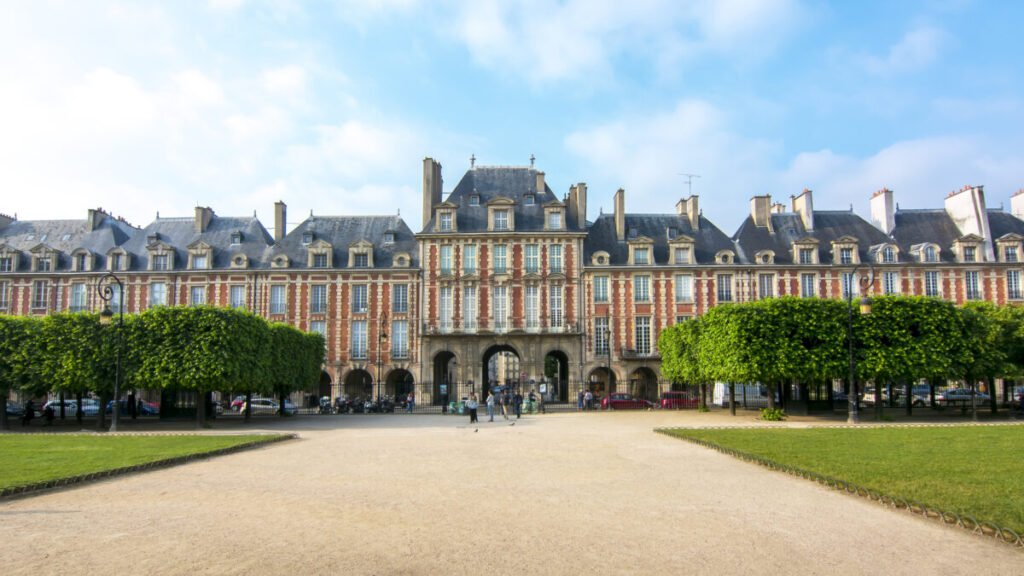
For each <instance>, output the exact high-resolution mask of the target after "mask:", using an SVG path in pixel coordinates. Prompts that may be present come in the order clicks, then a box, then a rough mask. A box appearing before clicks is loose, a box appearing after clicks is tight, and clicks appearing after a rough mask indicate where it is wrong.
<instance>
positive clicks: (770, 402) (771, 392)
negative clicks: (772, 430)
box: [765, 384, 775, 410]
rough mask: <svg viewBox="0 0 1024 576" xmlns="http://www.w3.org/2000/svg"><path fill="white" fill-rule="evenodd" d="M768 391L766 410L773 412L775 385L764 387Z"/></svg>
mask: <svg viewBox="0 0 1024 576" xmlns="http://www.w3.org/2000/svg"><path fill="white" fill-rule="evenodd" d="M765 389H766V390H767V391H768V409H769V410H775V384H769V385H767V386H765Z"/></svg>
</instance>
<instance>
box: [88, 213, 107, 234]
mask: <svg viewBox="0 0 1024 576" xmlns="http://www.w3.org/2000/svg"><path fill="white" fill-rule="evenodd" d="M103 216H104V214H103V210H101V209H96V210H93V209H92V208H90V209H89V215H88V216H87V217H86V219H85V227H86V228H87V229H88V230H89V231H92V230H95V229H97V228H99V227H100V224H102V223H103Z"/></svg>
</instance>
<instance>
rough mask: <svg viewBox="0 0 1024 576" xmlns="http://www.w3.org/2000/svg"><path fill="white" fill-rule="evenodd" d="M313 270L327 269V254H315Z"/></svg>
mask: <svg viewBox="0 0 1024 576" xmlns="http://www.w3.org/2000/svg"><path fill="white" fill-rule="evenodd" d="M313 268H327V254H326V253H324V252H321V253H319V254H313Z"/></svg>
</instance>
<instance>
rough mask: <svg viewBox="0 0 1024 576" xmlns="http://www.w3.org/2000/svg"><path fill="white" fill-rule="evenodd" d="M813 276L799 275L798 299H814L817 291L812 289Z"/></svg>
mask: <svg viewBox="0 0 1024 576" xmlns="http://www.w3.org/2000/svg"><path fill="white" fill-rule="evenodd" d="M814 284H815V280H814V274H801V275H800V297H801V298H814V297H815V296H816V295H817V290H815V289H814Z"/></svg>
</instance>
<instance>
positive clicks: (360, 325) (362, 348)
mask: <svg viewBox="0 0 1024 576" xmlns="http://www.w3.org/2000/svg"><path fill="white" fill-rule="evenodd" d="M352 357H353V358H355V359H357V360H365V359H366V320H355V321H353V322H352Z"/></svg>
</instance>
